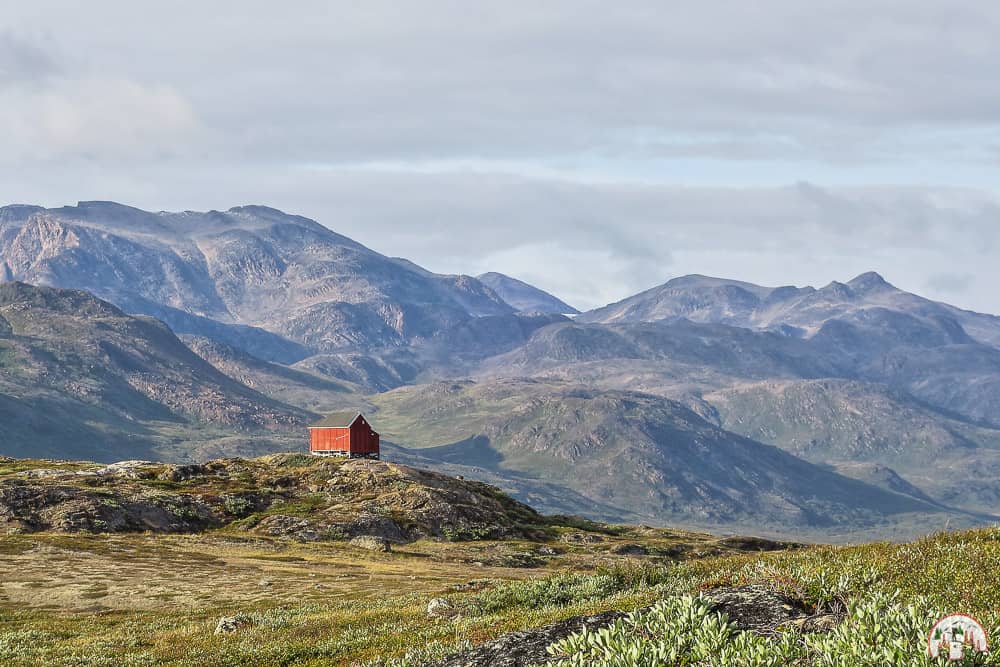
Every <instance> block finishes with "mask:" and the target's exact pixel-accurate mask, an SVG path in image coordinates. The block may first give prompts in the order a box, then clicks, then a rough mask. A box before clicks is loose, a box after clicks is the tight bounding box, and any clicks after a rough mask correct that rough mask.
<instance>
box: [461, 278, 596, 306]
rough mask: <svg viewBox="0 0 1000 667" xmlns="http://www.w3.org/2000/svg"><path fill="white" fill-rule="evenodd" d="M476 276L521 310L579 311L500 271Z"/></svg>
mask: <svg viewBox="0 0 1000 667" xmlns="http://www.w3.org/2000/svg"><path fill="white" fill-rule="evenodd" d="M477 278H478V279H479V282H481V283H483V284H484V285H486V286H487V287H489V288H490V289H492V290H493V291H494V292H496V293H497V295H498V296H499V297H500V298H501V299H503V300H504V301H506V302H507V303H509V304H510V305H512V306H513V307H514V308H516V309H517V310H519V311H521V312H525V313H532V312H535V313H554V314H557V315H575V314H577V313H579V312H580V311H579V310H577V309H576V308H574V307H573V306H571V305H569V304H568V303H566V302H565V301H563V300H561V299H558V298H556V297H555V296H553V295H551V294H549V293H548V292H546V291H544V290H540V289H538V288H537V287H535V286H534V285H529V284H528V283H526V282H524V281H521V280H518V279H517V278H511V277H510V276H505V275H504V274H502V273H496V272H494V271H491V272H489V273H484V274H482V275H480V276H477Z"/></svg>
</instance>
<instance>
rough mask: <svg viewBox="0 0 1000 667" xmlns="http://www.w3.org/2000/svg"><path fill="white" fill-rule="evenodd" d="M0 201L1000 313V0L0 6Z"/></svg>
mask: <svg viewBox="0 0 1000 667" xmlns="http://www.w3.org/2000/svg"><path fill="white" fill-rule="evenodd" d="M0 3H3V5H4V6H3V11H2V12H0V203H32V204H40V205H45V206H61V205H64V204H71V203H75V202H76V201H80V200H94V199H103V200H114V201H119V202H122V203H125V204H129V205H133V206H137V207H140V208H144V209H148V210H209V209H220V210H224V209H227V208H229V207H232V206H236V205H241V204H250V203H255V204H265V205H269V206H274V207H276V208H280V209H282V210H285V211H288V212H291V213H297V214H301V215H306V216H308V217H311V218H314V219H316V220H318V221H320V222H322V223H323V224H325V225H327V226H328V227H330V228H331V229H334V230H336V231H338V232H340V233H342V234H345V235H347V236H350V237H352V238H354V239H356V240H358V241H360V242H362V243H364V244H366V245H368V246H369V247H372V248H374V249H375V250H378V251H380V252H383V253H385V254H389V255H395V256H403V257H407V258H409V259H411V260H413V261H416V262H417V263H419V264H422V265H423V266H425V267H427V268H429V269H431V270H434V271H439V272H447V273H469V274H477V273H481V272H485V271H500V272H504V273H508V274H510V275H513V276H516V277H518V278H521V279H522V280H527V281H528V282H531V283H533V284H536V285H538V286H540V287H542V288H544V289H547V290H550V291H552V292H554V293H555V294H557V295H558V296H560V297H561V298H563V299H564V300H566V301H568V302H570V303H571V304H573V305H576V306H577V307H580V308H590V307H595V306H599V305H603V304H605V303H608V302H612V301H616V300H619V299H621V298H624V297H626V296H628V295H630V294H633V293H635V292H637V291H640V290H643V289H646V288H649V287H652V286H654V285H656V284H659V283H662V282H664V281H666V280H668V279H670V278H672V277H676V276H679V275H684V274H688V273H701V274H707V275H718V276H723V277H730V278H738V279H742V280H747V281H751V282H757V283H761V284H767V285H785V284H797V285H805V284H812V285H816V286H821V285H823V284H826V283H828V282H830V281H831V280H841V281H846V280H848V279H850V278H852V277H853V276H854V275H857V274H859V273H862V272H865V271H868V270H876V271H878V272H880V273H882V274H883V275H884V276H885V277H886V278H887V279H888V280H889V281H890V282H893V283H894V284H896V285H898V286H900V287H903V288H905V289H908V290H911V291H915V292H918V293H921V294H924V295H926V296H929V297H932V298H936V299H940V300H944V301H948V302H950V303H954V304H956V305H959V306H962V307H966V308H971V309H976V310H981V311H985V312H992V313H1000V290H997V289H996V288H995V287H996V285H997V283H998V279H1000V268H998V262H997V259H996V258H997V256H998V249H1000V179H998V176H1000V85H998V84H997V76H996V73H997V71H1000V3H990V2H981V1H980V0H975V1H967V0H954V1H950V2H940V1H939V0H934V1H928V0H899V1H881V0H864V1H861V0H844V1H840V2H837V1H831V2H828V3H806V2H801V0H794V1H793V0H773V1H759V2H743V3H732V2H717V1H715V0H702V1H699V2H663V1H662V0H660V1H658V2H621V3H608V2H590V1H588V0H574V1H572V2H562V1H556V0H553V1H549V2H543V3H540V2H537V1H533V2H522V1H520V0H504V1H503V2H475V3H470V2H462V1H455V2H444V1H442V2H436V1H423V0H421V1H416V0H415V1H413V2H400V1H399V0H397V1H396V2H381V1H380V0H366V2H363V3H358V2H350V3H348V2H339V1H322V2H321V1H315V2H314V1H310V0H297V1H296V2H290V3H275V2H260V1H257V0H241V1H240V2H230V1H226V0H215V1H213V2H211V3H206V2H203V1H202V2H191V1H189V0H171V2H164V3H139V2H134V1H129V2H126V1H119V0H93V1H91V2H86V3H82V2H78V1H73V2H57V1H54V0H53V1H49V0H33V1H32V2H15V1H14V0H0Z"/></svg>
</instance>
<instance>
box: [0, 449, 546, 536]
mask: <svg viewBox="0 0 1000 667" xmlns="http://www.w3.org/2000/svg"><path fill="white" fill-rule="evenodd" d="M552 523H553V519H550V518H547V517H543V516H541V515H540V514H538V513H537V512H535V511H534V510H533V509H531V508H530V507H528V506H526V505H523V504H521V503H519V502H517V501H515V500H513V499H512V498H510V497H509V496H506V495H505V494H503V493H502V492H500V491H499V490H498V489H496V488H494V487H491V486H489V485H487V484H483V483H481V482H474V481H467V480H460V479H455V478H452V477H448V476H446V475H440V474H436V473H433V472H429V471H426V470H418V469H414V468H410V467H407V466H403V465H398V464H393V463H385V462H379V461H367V460H346V459H328V458H319V457H313V456H309V455H303V454H284V455H272V456H267V457H263V458H257V459H221V460H213V461H207V462H205V463H202V464H190V465H176V464H162V463H153V462H150V461H122V462H118V463H114V464H111V465H101V464H91V463H86V462H66V461H41V460H20V459H11V458H4V459H0V532H4V533H7V534H10V533H23V532H35V531H55V532H69V533H73V532H92V533H93V532H96V533H115V532H141V531H153V532H157V533H184V532H202V531H206V530H210V529H223V528H226V529H228V530H230V531H236V532H243V533H251V534H260V535H266V536H271V537H289V538H292V539H296V540H299V541H306V542H312V541H320V540H334V541H336V540H349V539H353V538H359V537H367V538H373V539H376V540H385V541H388V542H389V543H393V542H394V543H404V542H411V541H414V540H417V539H420V538H427V537H432V538H443V539H450V540H461V539H501V538H522V539H524V538H529V539H530V538H540V537H544V536H545V530H546V527H547V526H549V525H550V524H552Z"/></svg>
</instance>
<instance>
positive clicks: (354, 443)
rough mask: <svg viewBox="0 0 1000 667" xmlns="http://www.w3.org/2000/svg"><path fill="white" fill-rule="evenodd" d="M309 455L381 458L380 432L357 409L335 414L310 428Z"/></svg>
mask: <svg viewBox="0 0 1000 667" xmlns="http://www.w3.org/2000/svg"><path fill="white" fill-rule="evenodd" d="M309 452H310V453H311V454H315V455H316V456H346V457H348V458H352V459H377V458H378V454H379V452H378V433H376V432H375V431H374V430H372V427H371V425H370V424H369V423H368V421H367V420H366V419H365V416H364V415H363V414H361V413H360V412H358V411H356V410H352V411H350V412H334V413H333V414H330V415H327V416H326V417H325V418H324V419H321V420H320V421H318V422H316V423H315V424H312V425H311V426H310V427H309Z"/></svg>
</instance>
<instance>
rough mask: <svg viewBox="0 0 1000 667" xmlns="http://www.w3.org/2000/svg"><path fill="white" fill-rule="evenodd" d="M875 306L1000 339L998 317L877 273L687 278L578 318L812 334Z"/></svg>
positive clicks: (860, 315)
mask: <svg viewBox="0 0 1000 667" xmlns="http://www.w3.org/2000/svg"><path fill="white" fill-rule="evenodd" d="M871 310H882V311H891V312H894V313H902V314H906V315H908V316H910V317H912V318H914V319H918V320H922V321H924V322H929V323H931V324H932V325H935V324H939V323H948V324H951V322H954V323H957V324H958V325H960V327H961V328H963V329H964V330H965V331H966V332H968V334H969V335H970V337H971V338H972V339H974V340H976V341H978V342H980V343H986V344H989V345H997V344H1000V317H996V316H993V315H985V314H982V313H974V312H970V311H966V310H961V309H959V308H955V307H954V306H950V305H948V304H943V303H938V302H936V301H931V300H930V299H925V298H923V297H921V296H918V295H916V294H911V293H909V292H904V291H903V290H900V289H898V288H896V287H894V286H893V285H891V284H889V283H888V282H887V281H886V280H885V279H884V278H883V277H882V276H880V275H879V274H877V273H874V272H870V273H864V274H862V275H860V276H857V277H856V278H854V279H852V280H850V281H848V282H847V283H841V282H832V283H830V284H829V285H827V286H825V287H822V288H819V289H816V288H814V287H793V286H785V287H762V286H760V285H754V284H752V283H746V282H741V281H738V280H728V279H724V278H712V277H709V276H698V275H692V276H683V277H680V278H675V279H674V280H671V281H669V282H667V283H665V284H663V285H661V286H659V287H654V288H652V289H649V290H646V291H644V292H641V293H639V294H636V295H634V296H631V297H628V298H627V299H623V300H622V301H619V302H617V303H613V304H610V305H607V306H604V307H602V308H598V309H596V310H592V311H590V312H587V313H584V314H583V315H581V316H580V318H579V319H580V321H581V322H601V323H611V322H662V321H668V320H672V319H677V318H684V319H688V320H691V321H693V322H713V323H719V324H728V325H731V326H738V327H745V328H750V329H762V330H778V331H782V332H783V333H786V334H787V335H795V336H801V337H808V336H810V335H812V334H815V333H816V332H818V331H819V330H820V329H821V328H822V327H823V326H824V325H825V324H826V323H827V322H828V321H830V320H834V319H847V320H860V319H863V318H864V313H865V311H871Z"/></svg>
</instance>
